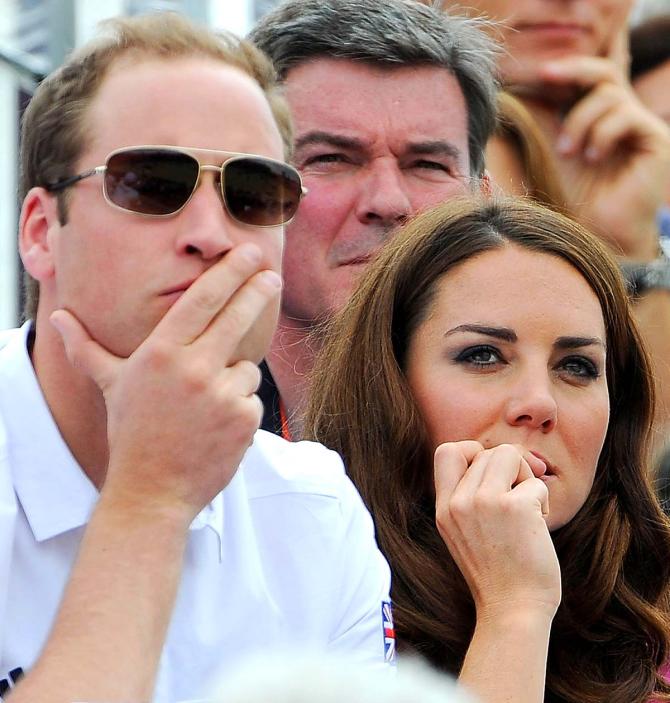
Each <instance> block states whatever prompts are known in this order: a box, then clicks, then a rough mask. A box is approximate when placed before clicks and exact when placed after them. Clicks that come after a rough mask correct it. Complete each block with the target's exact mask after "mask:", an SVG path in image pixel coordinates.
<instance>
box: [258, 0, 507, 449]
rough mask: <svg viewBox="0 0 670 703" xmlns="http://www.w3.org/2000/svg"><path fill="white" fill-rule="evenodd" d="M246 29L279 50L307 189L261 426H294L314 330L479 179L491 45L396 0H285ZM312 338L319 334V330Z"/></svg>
mask: <svg viewBox="0 0 670 703" xmlns="http://www.w3.org/2000/svg"><path fill="white" fill-rule="evenodd" d="M251 39H252V40H253V41H254V42H255V43H256V44H257V45H258V46H259V47H260V48H262V49H263V50H264V51H265V52H266V53H267V54H268V55H269V56H270V58H271V59H272V60H273V62H274V63H275V67H276V68H277V71H278V72H279V75H280V79H281V80H282V81H283V82H284V85H285V90H286V97H287V98H288V102H289V105H290V108H291V112H292V114H293V119H294V122H295V154H294V163H295V165H296V166H297V167H298V169H299V170H300V171H301V172H302V177H303V179H304V182H305V185H306V186H307V188H308V189H309V196H308V197H307V198H305V200H304V201H303V203H302V204H301V207H300V211H299V213H298V214H297V216H296V217H295V218H294V220H293V221H292V222H291V224H290V225H289V226H288V228H287V239H286V248H285V253H284V280H285V287H284V294H283V303H282V311H281V316H280V326H279V330H278V332H277V334H276V335H275V338H274V342H273V347H272V350H271V352H270V354H269V355H268V356H267V365H268V367H269V369H270V370H271V374H272V377H270V374H269V373H268V369H267V368H266V369H265V372H266V373H265V379H264V385H263V388H262V391H261V397H262V398H263V400H264V402H265V406H266V416H265V420H264V427H265V428H266V429H274V431H276V432H282V433H283V434H284V435H285V436H287V435H290V431H291V429H293V430H294V431H295V429H296V427H295V423H293V422H292V417H293V416H294V415H295V413H296V411H297V410H298V409H299V408H300V406H301V405H302V403H303V402H304V400H305V386H304V379H305V374H306V372H308V371H309V369H310V367H311V363H312V359H313V356H314V353H315V348H314V344H315V337H314V336H313V334H312V333H313V330H314V328H315V326H316V325H318V324H319V323H320V322H323V321H325V320H327V319H328V318H329V317H330V316H331V315H332V314H333V313H334V312H335V311H337V310H338V309H339V308H340V307H341V306H342V305H343V304H344V303H345V302H346V301H347V299H348V298H349V296H350V294H351V292H352V289H353V287H354V285H355V282H356V279H357V278H358V276H359V274H360V273H361V271H362V270H363V269H364V268H365V266H366V264H367V262H368V261H370V259H371V258H372V257H373V256H374V254H375V253H376V252H377V250H378V249H379V247H380V246H381V245H382V244H383V242H384V241H385V240H386V239H387V238H388V237H389V236H390V233H392V232H393V231H394V229H395V228H396V227H397V226H398V225H399V224H400V223H402V222H403V221H404V220H405V219H406V218H407V217H409V216H411V215H413V214H415V213H416V212H418V211H420V210H423V209H425V208H428V207H430V206H432V205H436V204H437V203H439V202H442V201H444V200H445V199H448V198H450V197H454V196H457V195H462V194H464V193H466V192H468V191H471V190H474V191H476V190H478V189H479V188H480V187H481V179H482V177H483V172H484V147H485V145H486V141H487V139H488V137H489V134H490V132H491V130H492V128H493V125H494V119H495V118H494V114H495V94H496V84H495V80H494V77H493V70H494V68H493V67H494V62H495V48H494V45H493V44H492V43H491V41H490V40H489V39H488V38H487V37H486V36H485V35H484V34H483V33H482V32H481V31H480V29H479V28H478V27H477V23H476V22H475V21H473V20H471V19H470V20H468V19H464V18H461V17H455V16H449V15H446V14H444V13H443V12H441V11H439V10H437V9H433V8H430V7H426V6H424V5H421V4H419V3H416V2H407V1H404V0H388V1H385V2H378V0H288V2H284V3H283V4H281V5H280V6H279V7H278V8H277V9H276V10H275V11H274V12H272V13H270V14H268V15H266V16H265V17H264V18H263V19H262V20H261V21H260V23H259V24H258V25H257V26H256V28H255V29H254V31H253V32H252V35H251ZM316 344H317V346H318V341H317V342H316Z"/></svg>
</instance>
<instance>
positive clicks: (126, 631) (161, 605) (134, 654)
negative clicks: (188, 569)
mask: <svg viewBox="0 0 670 703" xmlns="http://www.w3.org/2000/svg"><path fill="white" fill-rule="evenodd" d="M182 523H183V521H181V520H175V519H174V516H171V515H168V514H166V513H165V512H164V511H163V512H160V511H157V510H153V511H151V510H150V509H147V510H146V511H143V510H129V509H128V506H122V505H119V503H118V501H114V500H107V499H105V498H104V497H103V498H102V499H101V501H100V504H99V506H98V508H97V510H96V511H95V513H94V514H93V516H92V518H91V521H90V524H89V526H88V528H87V530H86V534H85V536H84V539H83V541H82V545H81V549H80V553H79V556H78V559H77V562H76V564H75V566H74V568H73V571H72V576H71V579H70V582H69V584H68V587H67V589H66V592H65V595H64V598H63V603H62V605H61V608H60V611H59V613H58V616H57V619H56V622H55V623H54V627H53V630H52V633H51V636H50V638H49V640H48V642H47V644H46V646H45V648H44V651H43V652H42V655H41V657H40V659H39V660H38V662H37V664H36V665H35V667H34V669H33V670H32V671H31V672H30V673H29V674H27V675H26V677H25V678H24V680H23V681H22V682H21V684H20V685H19V686H18V687H17V688H16V689H15V692H14V693H13V694H12V697H11V703H28V702H30V703H70V702H71V701H105V702H109V703H116V702H117V701H119V702H120V701H133V702H134V703H142V702H143V701H148V700H150V698H151V694H152V691H153V687H154V680H155V676H156V670H157V667H158V662H159V659H160V654H161V650H162V647H163V643H164V640H165V636H166V630H167V627H168V624H169V621H170V615H171V612H172V608H173V605H174V600H175V597H176V592H177V587H178V584H179V577H180V573H181V567H182V560H183V552H184V545H185V540H186V534H187V524H188V523H186V525H183V524H182Z"/></svg>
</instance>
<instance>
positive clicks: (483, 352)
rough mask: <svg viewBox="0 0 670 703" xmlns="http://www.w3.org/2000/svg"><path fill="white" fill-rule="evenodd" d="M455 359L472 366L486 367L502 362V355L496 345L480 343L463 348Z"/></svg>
mask: <svg viewBox="0 0 670 703" xmlns="http://www.w3.org/2000/svg"><path fill="white" fill-rule="evenodd" d="M455 360H456V361H457V362H460V363H463V364H467V365H470V366H475V367H480V368H485V367H489V366H494V365H495V364H499V363H500V362H502V356H501V355H500V352H499V351H498V350H497V349H496V348H495V347H491V346H488V345H478V346H476V347H468V348H467V349H463V351H461V352H460V353H459V354H458V355H457V356H456V359H455Z"/></svg>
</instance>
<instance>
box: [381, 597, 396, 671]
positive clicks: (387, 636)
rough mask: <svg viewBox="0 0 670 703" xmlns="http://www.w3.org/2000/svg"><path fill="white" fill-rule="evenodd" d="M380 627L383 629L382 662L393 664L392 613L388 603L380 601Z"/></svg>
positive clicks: (393, 633) (393, 635)
mask: <svg viewBox="0 0 670 703" xmlns="http://www.w3.org/2000/svg"><path fill="white" fill-rule="evenodd" d="M382 626H383V628H384V661H386V662H388V663H389V664H392V663H393V662H395V628H394V627H393V611H392V609H391V603H390V602H389V601H382Z"/></svg>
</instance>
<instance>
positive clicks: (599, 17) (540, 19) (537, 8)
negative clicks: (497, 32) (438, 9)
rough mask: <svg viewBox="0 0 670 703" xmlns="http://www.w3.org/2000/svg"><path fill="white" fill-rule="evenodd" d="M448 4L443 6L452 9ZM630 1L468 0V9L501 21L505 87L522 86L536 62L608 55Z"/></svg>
mask: <svg viewBox="0 0 670 703" xmlns="http://www.w3.org/2000/svg"><path fill="white" fill-rule="evenodd" d="M451 4H453V3H451V2H450V0H446V2H444V3H443V6H444V7H448V6H450V5H451ZM632 5H633V0H570V1H567V0H560V2H557V1H556V0H471V1H470V2H468V3H467V6H468V7H470V8H472V9H473V10H476V11H477V12H479V13H483V14H484V15H485V16H486V17H488V18H490V19H493V20H497V21H499V22H501V23H502V27H501V32H502V38H503V41H504V44H505V48H506V50H507V51H506V52H505V53H504V54H503V56H502V59H501V62H500V71H501V74H502V78H503V81H504V82H505V83H506V84H513V85H523V84H525V83H526V82H528V80H529V77H531V76H533V75H535V70H536V67H537V65H538V64H540V63H542V62H545V61H550V60H552V59H557V58H562V57H564V56H570V55H582V56H608V55H609V54H610V52H611V51H612V49H613V47H614V44H615V42H616V41H617V38H618V36H619V34H620V33H621V32H622V31H624V30H625V26H626V21H627V18H628V15H629V13H630V9H631V7H632Z"/></svg>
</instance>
